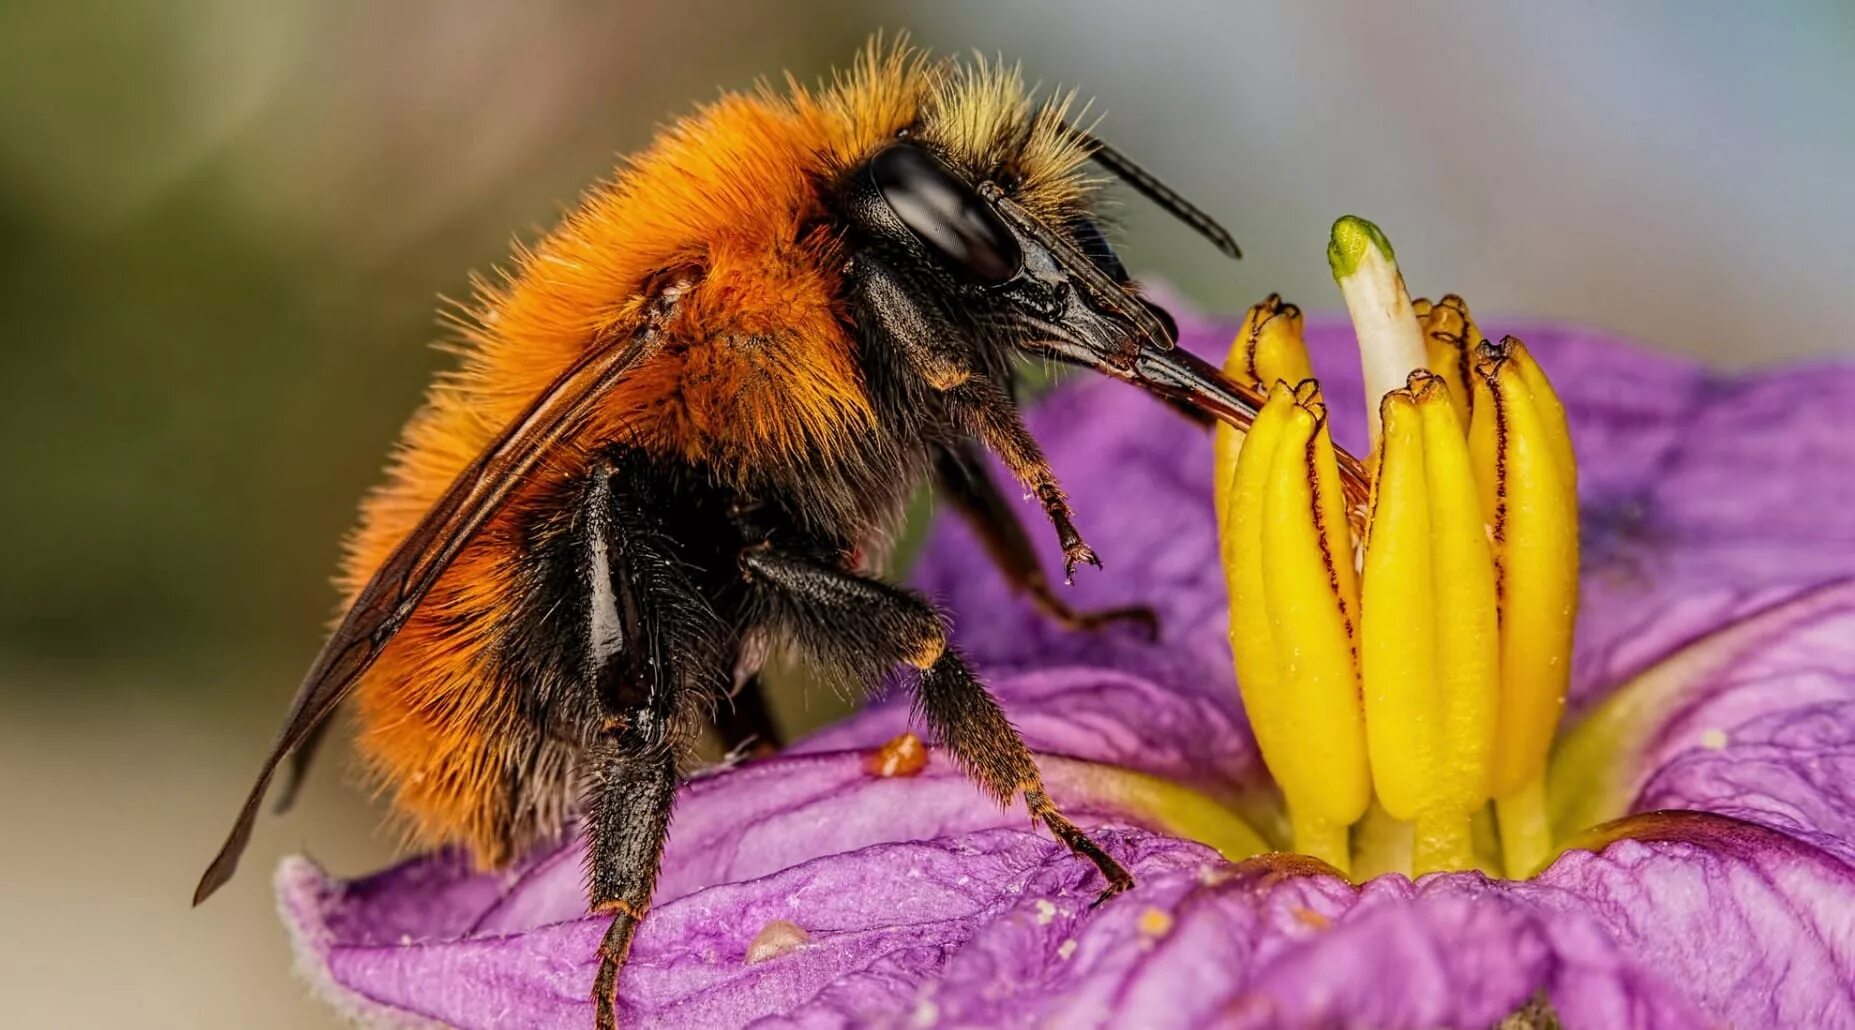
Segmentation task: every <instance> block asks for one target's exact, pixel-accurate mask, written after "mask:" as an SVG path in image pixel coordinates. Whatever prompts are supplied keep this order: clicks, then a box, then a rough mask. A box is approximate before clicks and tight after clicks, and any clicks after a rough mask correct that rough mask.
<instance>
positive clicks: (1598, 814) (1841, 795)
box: [1548, 580, 1855, 861]
mask: <svg viewBox="0 0 1855 1030" xmlns="http://www.w3.org/2000/svg"><path fill="white" fill-rule="evenodd" d="M1852 742H1855V580H1851V581H1842V582H1839V583H1834V584H1830V585H1827V586H1823V587H1818V588H1815V589H1811V590H1806V591H1803V592H1801V593H1799V594H1797V595H1795V596H1793V597H1790V598H1787V599H1785V600H1783V601H1780V602H1778V603H1775V604H1771V605H1769V606H1767V607H1766V608H1764V609H1762V610H1760V611H1758V612H1755V613H1753V614H1751V615H1749V616H1747V617H1745V618H1742V619H1740V620H1738V621H1736V622H1730V623H1727V624H1724V625H1722V626H1718V627H1715V628H1714V629H1713V631H1712V632H1710V633H1708V634H1706V635H1705V636H1702V637H1700V638H1698V639H1696V640H1694V641H1692V642H1690V643H1689V644H1688V646H1687V647H1685V648H1684V649H1682V650H1681V651H1678V652H1676V653H1675V654H1674V655H1673V656H1671V657H1669V658H1667V659H1666V660H1664V661H1663V662H1662V663H1661V664H1659V665H1657V666H1655V667H1653V668H1652V669H1650V670H1649V671H1648V672H1646V673H1644V674H1643V675H1641V676H1639V677H1637V678H1636V679H1634V680H1632V681H1630V682H1628V683H1626V684H1624V685H1623V686H1622V687H1621V688H1619V689H1618V690H1617V692H1616V693H1614V694H1612V695H1611V696H1610V697H1609V698H1607V699H1606V700H1605V701H1604V703H1603V704H1601V705H1599V706H1598V707H1596V708H1594V709H1592V711H1591V712H1590V713H1589V715H1588V716H1587V717H1586V718H1585V719H1584V720H1582V721H1581V722H1579V723H1578V724H1577V725H1576V726H1574V727H1572V729H1571V730H1570V732H1569V733H1568V734H1567V735H1566V736H1565V738H1564V739H1562V740H1561V741H1560V743H1559V747H1558V751H1557V753H1556V754H1555V755H1554V757H1553V760H1552V766H1551V780H1550V783H1549V786H1548V794H1549V796H1550V797H1551V798H1552V799H1553V801H1554V808H1555V811H1554V823H1555V825H1556V826H1557V829H1558V831H1559V833H1560V834H1561V835H1562V836H1563V835H1565V834H1569V833H1573V832H1576V831H1577V830H1579V829H1581V828H1583V827H1586V826H1590V825H1593V824H1594V823H1598V822H1603V821H1607V820H1610V819H1614V818H1616V817H1618V816H1621V815H1623V814H1624V813H1626V812H1635V811H1645V810H1651V809H1659V808H1691V809H1697V810H1701V811H1710V812H1717V813H1720V814H1723V815H1730V816H1734V817H1737V818H1741V819H1746V820H1749V821H1752V822H1758V823H1762V824H1764V825H1767V826H1771V827H1774V828H1776V829H1779V830H1782V831H1785V832H1789V833H1793V834H1796V835H1799V836H1800V837H1803V838H1805V839H1809V840H1812V841H1814V842H1816V843H1817V844H1818V845H1819V846H1821V847H1823V848H1825V849H1826V850H1828V851H1830V852H1832V853H1835V854H1840V855H1842V856H1844V857H1845V858H1846V859H1848V860H1850V861H1855V775H1852V774H1855V761H1852V760H1851V758H1850V757H1849V755H1850V751H1851V747H1852V746H1855V745H1852Z"/></svg>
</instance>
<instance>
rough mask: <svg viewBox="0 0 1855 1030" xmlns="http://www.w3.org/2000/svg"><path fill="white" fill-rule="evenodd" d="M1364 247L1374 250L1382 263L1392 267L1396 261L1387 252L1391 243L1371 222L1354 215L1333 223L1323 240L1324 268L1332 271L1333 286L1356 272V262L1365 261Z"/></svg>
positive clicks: (1344, 216) (1343, 216)
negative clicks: (1330, 230) (1327, 235)
mask: <svg viewBox="0 0 1855 1030" xmlns="http://www.w3.org/2000/svg"><path fill="white" fill-rule="evenodd" d="M1367 247H1377V248H1378V252H1379V253H1381V254H1383V255H1385V260H1386V261H1390V262H1393V263H1395V262H1396V261H1397V260H1398V256H1397V255H1396V254H1395V253H1393V252H1392V250H1391V241H1390V240H1388V239H1386V238H1385V234H1384V233H1383V232H1380V231H1379V228H1378V226H1376V225H1373V224H1372V223H1371V222H1368V221H1366V220H1365V219H1363V218H1361V217H1359V216H1358V215H1342V216H1340V219H1339V220H1338V221H1336V222H1334V223H1333V235H1332V236H1331V237H1329V238H1328V240H1327V267H1329V268H1331V269H1333V281H1334V282H1339V281H1340V280H1341V279H1345V278H1348V277H1350V276H1351V275H1352V274H1353V273H1354V272H1357V271H1359V262H1360V261H1362V260H1363V259H1364V258H1365V254H1366V248H1367Z"/></svg>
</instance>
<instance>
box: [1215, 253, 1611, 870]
mask: <svg viewBox="0 0 1855 1030" xmlns="http://www.w3.org/2000/svg"><path fill="white" fill-rule="evenodd" d="M1328 261H1329V263H1330V264H1331V266H1332V269H1333V273H1334V279H1335V280H1336V281H1337V282H1338V283H1339V284H1340V287H1341V290H1342V291H1343V292H1344V294H1345V296H1346V302H1347V307H1348V309H1349V311H1350V312H1351V313H1352V316H1353V323H1354V329H1355V332H1356V333H1357V335H1358V338H1359V347H1360V354H1361V363H1362V366H1363V368H1364V371H1365V379H1366V389H1367V391H1368V396H1369V397H1373V398H1379V403H1376V404H1374V405H1373V406H1372V408H1371V411H1370V414H1371V415H1372V419H1371V422H1372V430H1373V450H1372V457H1371V460H1370V462H1369V468H1370V478H1371V484H1372V488H1371V498H1370V505H1369V512H1367V513H1366V517H1365V518H1364V519H1360V518H1358V516H1359V515H1360V513H1361V511H1362V510H1363V508H1352V509H1349V507H1348V505H1347V503H1346V501H1345V500H1344V499H1343V497H1342V495H1341V491H1340V477H1339V473H1338V468H1337V466H1336V462H1335V452H1334V448H1333V444H1332V441H1331V440H1330V439H1329V437H1328V433H1327V425H1326V409H1325V406H1324V405H1323V403H1322V401H1321V398H1320V390H1319V386H1318V384H1317V383H1315V382H1314V381H1313V380H1312V379H1311V378H1307V373H1308V371H1309V366H1308V361H1307V354H1306V350H1305V347H1304V346H1303V344H1302V341H1301V335H1300V328H1301V326H1300V318H1299V314H1300V313H1299V311H1298V310H1296V309H1295V308H1294V306H1293V305H1289V304H1284V303H1283V302H1282V300H1281V298H1280V297H1276V296H1271V297H1270V298H1269V299H1268V300H1267V301H1265V302H1263V303H1262V304H1259V305H1257V306H1256V307H1254V308H1252V309H1250V313H1249V317H1248V319H1247V320H1246V321H1245V326H1244V331H1243V333H1242V334H1241V335H1240V336H1239V337H1238V339H1237V340H1236V342H1235V345H1234V346H1233V348H1232V351H1231V354H1230V356H1229V360H1228V361H1227V362H1226V365H1225V368H1226V371H1227V372H1229V373H1230V375H1231V376H1232V378H1234V379H1237V380H1239V381H1241V382H1245V383H1248V384H1251V385H1255V386H1259V387H1268V388H1269V390H1268V400H1267V402H1266V403H1265V405H1264V406H1263V409H1262V412H1261V413H1260V414H1259V415H1258V417H1257V419H1256V422H1255V424H1254V425H1253V426H1252V427H1251V429H1250V432H1249V435H1248V437H1247V438H1245V437H1243V436H1242V435H1241V434H1238V433H1236V432H1234V431H1231V430H1228V429H1224V428H1221V427H1220V428H1219V430H1218V431H1217V443H1216V461H1217V474H1216V484H1217V505H1218V509H1217V510H1218V527H1219V532H1220V536H1221V541H1220V546H1221V557H1222V559H1223V563H1224V568H1225V575H1226V581H1227V584H1228V586H1229V589H1230V597H1231V612H1230V642H1231V647H1232V650H1233V652H1234V654H1235V659H1236V665H1237V674H1238V680H1239V685H1240V688H1241V690H1242V693H1243V701H1244V705H1245V707H1246V708H1247V709H1248V712H1249V715H1250V722H1251V725H1252V727H1253V728H1254V730H1255V733H1256V739H1257V743H1258V745H1259V746H1260V747H1261V749H1262V754H1263V760H1264V761H1265V762H1266V763H1267V764H1268V766H1269V769H1270V771H1271V772H1272V773H1273V774H1274V776H1275V779H1276V781H1277V783H1278V784H1279V785H1280V787H1281V788H1282V792H1283V795H1284V796H1285V798H1286V800H1287V805H1288V821H1289V823H1290V825H1291V827H1292V832H1293V835H1294V845H1295V847H1296V849H1297V850H1299V851H1301V852H1303V853H1306V854H1311V855H1314V856H1316V857H1318V858H1320V859H1322V860H1324V861H1325V862H1327V863H1328V864H1330V865H1332V866H1334V867H1336V868H1338V869H1340V870H1342V871H1347V870H1348V865H1349V859H1351V860H1353V865H1352V870H1351V871H1352V872H1356V873H1358V874H1360V875H1373V874H1376V873H1379V872H1384V871H1390V870H1394V869H1395V870H1399V871H1403V872H1407V873H1408V872H1411V871H1413V870H1414V871H1416V872H1419V873H1421V872H1427V871H1431V870H1444V869H1468V868H1476V867H1482V868H1488V869H1495V868H1497V867H1496V865H1495V864H1494V860H1493V859H1492V858H1491V857H1489V856H1492V855H1493V852H1494V843H1493V826H1494V825H1495V824H1496V823H1498V826H1499V831H1500V850H1501V852H1502V863H1501V864H1502V865H1504V868H1505V872H1506V873H1507V875H1509V876H1522V875H1530V874H1531V873H1533V872H1535V871H1537V870H1538V869H1539V867H1540V866H1541V865H1542V864H1543V862H1544V861H1545V860H1546V859H1547V858H1548V857H1549V856H1550V855H1551V850H1552V845H1553V835H1552V830H1551V826H1550V824H1549V822H1548V819H1547V808H1546V795H1545V787H1544V772H1545V764H1546V763H1545V759H1546V752H1547V749H1548V747H1549V746H1550V744H1551V741H1552V738H1553V734H1554V731H1555V730H1556V728H1557V725H1558V721H1559V715H1560V710H1561V708H1562V707H1563V704H1564V697H1565V687H1566V681H1567V679H1568V675H1569V670H1570V663H1571V634H1572V623H1573V619H1574V616H1575V614H1576V605H1577V589H1578V578H1577V573H1578V511H1577V493H1576V488H1577V471H1576V467H1575V464H1574V459H1573V453H1572V447H1571V438H1570V435H1569V434H1568V432H1567V430H1566V422H1565V412H1564V409H1563V407H1562V406H1561V405H1560V404H1559V401H1558V398H1557V397H1556V395H1555V394H1554V393H1553V391H1552V387H1551V385H1550V384H1549V383H1548V382H1547V381H1546V378H1545V375H1544V374H1543V373H1542V372H1541V371H1540V369H1539V366H1538V365H1537V364H1535V363H1534V362H1533V360H1532V358H1531V357H1530V356H1529V355H1528V354H1527V352H1526V348H1525V347H1523V346H1521V345H1520V344H1519V343H1518V342H1516V341H1513V340H1506V341H1503V342H1502V343H1501V344H1500V345H1499V346H1495V345H1492V344H1486V343H1483V344H1481V345H1480V346H1479V347H1474V348H1472V346H1471V345H1472V344H1473V343H1475V342H1476V341H1478V340H1479V339H1480V335H1481V334H1480V330H1479V328H1477V326H1476V325H1475V322H1474V319H1473V318H1472V317H1471V316H1470V314H1469V310H1468V305H1467V304H1465V303H1463V302H1462V300H1461V298H1459V297H1455V296H1447V297H1444V298H1443V300H1441V301H1438V302H1436V303H1430V302H1428V301H1418V302H1414V303H1413V302H1412V301H1411V300H1410V299H1409V296H1408V294H1407V293H1406V291H1405V288H1404V281H1403V277H1402V275H1401V273H1400V272H1399V271H1398V267H1397V264H1396V260H1395V258H1394V256H1393V254H1392V250H1391V245H1390V243H1389V242H1388V241H1387V240H1386V239H1385V237H1384V234H1383V233H1381V232H1379V230H1378V229H1377V227H1376V226H1373V225H1372V224H1371V223H1370V222H1367V221H1364V220H1363V219H1359V218H1353V217H1350V216H1349V217H1347V218H1342V219H1340V220H1339V221H1338V222H1336V223H1335V224H1334V227H1333V235H1332V237H1331V241H1330V243H1329V246H1328ZM1471 359H1473V360H1472V361H1471ZM1349 519H1351V520H1352V521H1351V523H1350V524H1349ZM1352 530H1357V531H1358V532H1359V534H1360V536H1361V537H1362V538H1363V539H1362V542H1360V543H1359V546H1358V547H1357V549H1356V550H1355V547H1354V539H1353V536H1352V533H1351V531H1352ZM1355 561H1356V562H1357V563H1358V564H1357V568H1356V567H1355ZM1490 798H1493V799H1494V801H1495V804H1494V806H1493V808H1494V816H1493V818H1490V815H1489V805H1488V804H1487V802H1488V800H1489V799H1490ZM1368 810H1369V812H1370V815H1369V817H1368V816H1367V812H1368ZM1362 817H1365V822H1364V823H1363V824H1361V825H1360V826H1358V827H1354V825H1353V824H1355V823H1357V822H1359V821H1360V820H1361V818H1362ZM1354 829H1357V830H1358V832H1357V833H1354V832H1353V830H1354ZM1349 845H1350V846H1349Z"/></svg>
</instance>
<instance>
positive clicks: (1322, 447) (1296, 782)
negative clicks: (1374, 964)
mask: <svg viewBox="0 0 1855 1030" xmlns="http://www.w3.org/2000/svg"><path fill="white" fill-rule="evenodd" d="M1218 485H1219V489H1220V491H1222V492H1224V493H1226V494H1227V501H1226V503H1225V505H1224V514H1225V522H1224V527H1223V528H1224V534H1223V541H1222V544H1223V548H1224V558H1225V562H1224V567H1225V570H1226V576H1227V579H1228V583H1229V586H1230V589H1231V624H1230V637H1231V648H1232V651H1233V652H1234V653H1235V655H1236V657H1237V678H1238V682H1239V684H1240V685H1241V688H1242V691H1243V699H1244V705H1245V707H1246V708H1247V710H1248V711H1249V714H1250V723H1251V726H1252V728H1253V729H1254V730H1255V733H1256V740H1257V744H1258V745H1259V746H1260V747H1261V748H1262V752H1263V760H1264V761H1265V762H1267V763H1268V765H1269V769H1270V771H1271V772H1273V773H1274V774H1275V778H1276V782H1277V783H1278V784H1279V785H1280V786H1281V787H1282V791H1283V794H1284V795H1285V796H1286V797H1287V800H1288V810H1289V818H1290V822H1291V824H1292V825H1293V829H1294V834H1295V848H1296V850H1297V851H1301V852H1303V853H1305V854H1311V855H1314V856H1316V857H1318V858H1320V859H1322V860H1324V861H1326V862H1328V863H1329V864H1331V865H1333V866H1335V867H1336V868H1339V869H1345V868H1346V867H1347V865H1348V858H1349V856H1348V848H1347V827H1348V826H1349V825H1350V824H1352V823H1353V822H1354V821H1355V820H1357V819H1358V818H1359V817H1360V816H1361V815H1362V814H1364V812H1365V808H1366V804H1367V802H1368V801H1369V800H1370V798H1371V789H1370V783H1369V774H1368V771H1367V765H1366V756H1365V732H1364V727H1363V725H1362V718H1361V714H1360V706H1359V678H1358V668H1357V664H1356V658H1355V655H1354V650H1353V647H1354V643H1353V634H1354V627H1355V626H1356V624H1357V611H1358V586H1357V583H1356V581H1355V576H1354V573H1353V567H1352V558H1351V555H1352V548H1351V544H1350V542H1349V540H1348V537H1347V528H1346V510H1345V504H1344V501H1343V500H1342V499H1341V494H1340V477H1339V470H1338V466H1337V465H1336V463H1335V460H1334V453H1333V442H1332V440H1331V439H1330V438H1329V436H1328V434H1327V424H1326V408H1325V406H1324V405H1323V404H1322V403H1321V401H1320V396H1319V392H1318V389H1317V388H1316V387H1314V385H1313V384H1312V383H1311V382H1309V383H1304V384H1303V385H1302V386H1301V387H1300V388H1299V389H1297V390H1290V389H1289V388H1288V387H1287V386H1286V385H1281V384H1278V385H1277V386H1276V387H1275V388H1274V389H1273V390H1272V391H1270V395H1269V400H1268V403H1266V404H1265V405H1264V406H1263V410H1262V412H1261V414H1259V415H1258V416H1257V419H1256V424H1255V425H1253V426H1251V427H1250V433H1249V438H1248V439H1247V440H1245V441H1244V443H1243V446H1242V448H1241V450H1240V452H1239V453H1238V455H1237V456H1236V459H1235V461H1234V463H1233V466H1232V467H1227V468H1225V469H1222V470H1220V473H1219V477H1218Z"/></svg>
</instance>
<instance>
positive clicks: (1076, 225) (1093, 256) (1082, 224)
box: [1069, 217, 1129, 283]
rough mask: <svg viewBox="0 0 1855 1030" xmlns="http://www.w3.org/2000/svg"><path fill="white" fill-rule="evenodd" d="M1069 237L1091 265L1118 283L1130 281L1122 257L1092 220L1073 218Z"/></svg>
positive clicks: (1070, 223) (1070, 222)
mask: <svg viewBox="0 0 1855 1030" xmlns="http://www.w3.org/2000/svg"><path fill="white" fill-rule="evenodd" d="M1069 235H1070V236H1071V237H1073V238H1074V239H1075V241H1076V246H1077V248H1079V249H1080V250H1081V251H1082V253H1083V254H1084V255H1086V256H1087V257H1088V259H1089V263H1090V264H1092V265H1094V266H1095V267H1096V268H1098V269H1100V270H1101V271H1102V273H1103V274H1104V275H1106V276H1107V277H1108V278H1110V279H1113V280H1114V281H1115V282H1117V283H1125V282H1127V281H1128V278H1129V277H1128V275H1127V266H1126V265H1123V264H1121V256H1120V255H1119V254H1116V253H1115V252H1114V248H1113V247H1112V246H1110V245H1109V243H1108V237H1106V236H1104V235H1102V231H1101V226H1099V225H1097V224H1095V221H1094V219H1092V218H1082V217H1077V218H1072V219H1070V221H1069Z"/></svg>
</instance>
